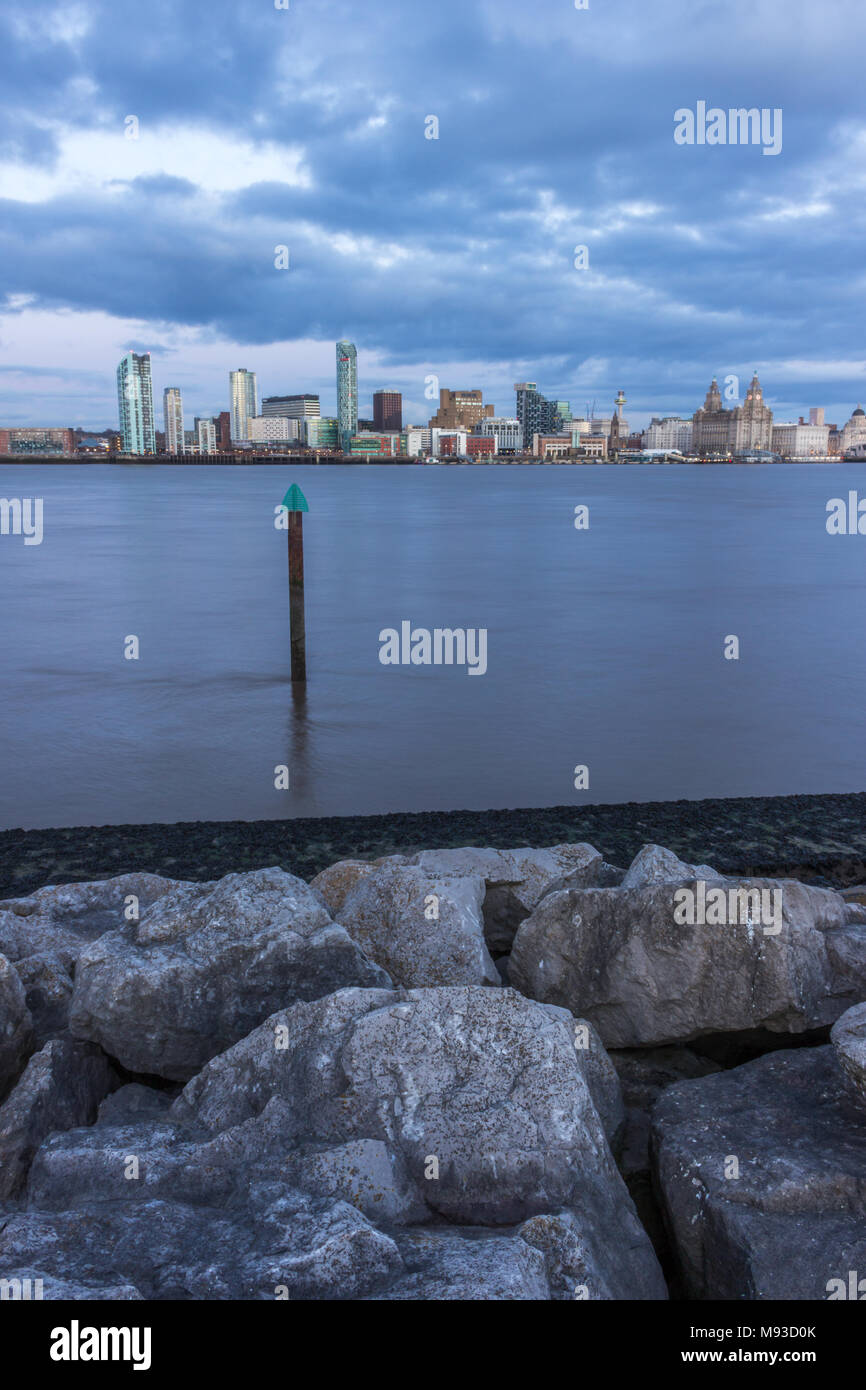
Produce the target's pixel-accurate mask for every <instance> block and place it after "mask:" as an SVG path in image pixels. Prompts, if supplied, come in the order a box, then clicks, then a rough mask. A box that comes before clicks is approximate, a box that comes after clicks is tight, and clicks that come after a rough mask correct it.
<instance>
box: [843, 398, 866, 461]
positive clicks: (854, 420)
mask: <svg viewBox="0 0 866 1390" xmlns="http://www.w3.org/2000/svg"><path fill="white" fill-rule="evenodd" d="M855 444H866V411H864V409H863V407H862V405H858V406H857V409H856V410H855V411H854V414H853V415H852V416H851V419H850V420H849V421H848V423H847V425H846V426H845V428H844V429H843V430H842V453H843V454H844V453H845V452H846V451H847V450H848V449H853V447H854V445H855Z"/></svg>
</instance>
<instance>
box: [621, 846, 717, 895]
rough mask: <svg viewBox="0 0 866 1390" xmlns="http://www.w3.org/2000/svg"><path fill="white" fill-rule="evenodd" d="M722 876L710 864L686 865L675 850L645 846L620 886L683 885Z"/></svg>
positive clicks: (630, 866) (639, 851) (629, 867)
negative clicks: (693, 880)
mask: <svg viewBox="0 0 866 1390" xmlns="http://www.w3.org/2000/svg"><path fill="white" fill-rule="evenodd" d="M720 877H721V875H720V874H719V873H718V872H717V870H716V869H711V868H710V866H709V864H686V863H685V862H684V860H682V859H680V858H679V857H678V856H677V855H676V854H674V852H673V850H670V849H664V848H663V846H662V845H644V846H643V848H642V849H640V850H638V852H637V854H636V855H635V857H634V859H633V860H632V861H631V863H630V864H629V866H628V868H627V869H626V872H625V877H624V878H623V880H622V882H621V883H620V884H619V885H618V886H619V887H620V888H645V887H646V886H647V884H650V883H683V882H684V881H685V880H686V879H692V878H702V879H717V878H720Z"/></svg>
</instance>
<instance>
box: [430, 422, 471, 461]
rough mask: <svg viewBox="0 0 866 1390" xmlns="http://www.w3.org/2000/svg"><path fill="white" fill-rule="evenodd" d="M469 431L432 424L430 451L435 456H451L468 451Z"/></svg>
mask: <svg viewBox="0 0 866 1390" xmlns="http://www.w3.org/2000/svg"><path fill="white" fill-rule="evenodd" d="M467 438H468V431H466V430H454V429H444V428H440V427H439V426H438V425H431V426H430V452H431V454H432V455H433V457H434V458H443V457H445V458H450V457H452V456H453V455H454V454H465V453H466V440H467Z"/></svg>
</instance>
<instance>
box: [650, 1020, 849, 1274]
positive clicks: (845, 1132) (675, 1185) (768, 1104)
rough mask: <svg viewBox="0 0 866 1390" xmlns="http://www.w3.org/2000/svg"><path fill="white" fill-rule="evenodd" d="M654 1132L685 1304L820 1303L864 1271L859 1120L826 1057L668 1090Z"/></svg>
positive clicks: (740, 1070) (744, 1069)
mask: <svg viewBox="0 0 866 1390" xmlns="http://www.w3.org/2000/svg"><path fill="white" fill-rule="evenodd" d="M652 1131H653V1138H652V1146H653V1157H654V1165H655V1180H656V1184H657V1188H658V1191H659V1193H660V1197H661V1201H662V1203H663V1207H664V1212H665V1218H666V1221H667V1224H668V1227H669V1230H670V1232H671V1235H672V1237H673V1241H674V1244H675V1248H676V1253H677V1256H678V1259H679V1263H680V1266H681V1270H682V1274H683V1280H684V1285H685V1290H686V1293H687V1296H689V1297H692V1298H699V1299H783V1300H784V1299H827V1298H828V1297H830V1296H834V1297H839V1296H840V1295H839V1294H838V1292H834V1290H837V1289H838V1288H839V1287H840V1284H837V1283H835V1282H834V1281H843V1285H847V1282H848V1275H849V1272H850V1271H852V1270H854V1271H856V1270H860V1271H863V1270H866V1186H864V1173H866V1114H864V1111H863V1110H862V1108H860V1107H859V1106H858V1105H857V1104H856V1103H855V1102H854V1101H853V1100H852V1098H851V1096H850V1095H849V1093H848V1089H847V1086H846V1082H845V1078H844V1076H843V1074H842V1070H841V1068H840V1067H839V1065H838V1063H837V1060H836V1057H835V1054H834V1049H833V1048H832V1047H818V1048H807V1047H803V1048H798V1049H796V1050H793V1051H782V1052H773V1053H769V1054H767V1055H765V1056H763V1057H759V1058H758V1059H757V1060H756V1061H754V1062H749V1063H747V1064H746V1065H745V1066H741V1067H736V1068H734V1069H733V1070H732V1071H725V1072H719V1073H717V1074H716V1075H714V1076H706V1077H703V1078H701V1079H699V1080H694V1081H685V1082H681V1083H678V1084H677V1085H674V1086H671V1087H668V1088H667V1089H666V1090H664V1091H663V1092H662V1094H661V1095H660V1097H659V1099H658V1100H657V1101H656V1104H655V1107H654V1109H653V1115H652ZM842 1296H845V1295H844V1294H843V1295H842Z"/></svg>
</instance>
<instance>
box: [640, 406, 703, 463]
mask: <svg viewBox="0 0 866 1390" xmlns="http://www.w3.org/2000/svg"><path fill="white" fill-rule="evenodd" d="M692 431H693V423H692V421H691V420H689V419H686V417H685V416H683V415H662V416H658V415H654V416H653V417H652V419H651V420H650V422H649V424H648V426H647V428H646V429H645V430H644V432H643V434H642V435H641V436H640V446H639V447H640V448H642V449H677V450H678V451H679V452H680V453H681V454H689V453H691V450H692Z"/></svg>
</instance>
